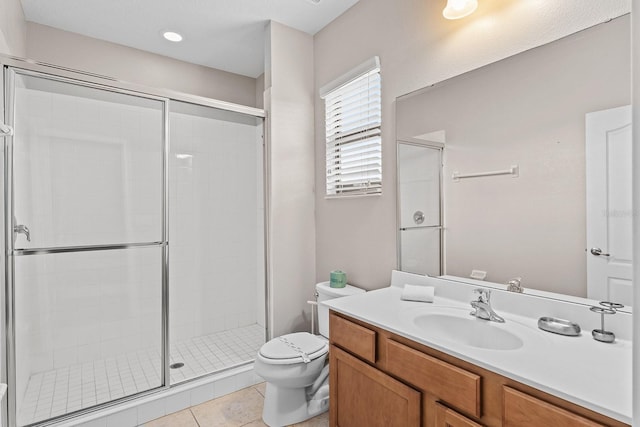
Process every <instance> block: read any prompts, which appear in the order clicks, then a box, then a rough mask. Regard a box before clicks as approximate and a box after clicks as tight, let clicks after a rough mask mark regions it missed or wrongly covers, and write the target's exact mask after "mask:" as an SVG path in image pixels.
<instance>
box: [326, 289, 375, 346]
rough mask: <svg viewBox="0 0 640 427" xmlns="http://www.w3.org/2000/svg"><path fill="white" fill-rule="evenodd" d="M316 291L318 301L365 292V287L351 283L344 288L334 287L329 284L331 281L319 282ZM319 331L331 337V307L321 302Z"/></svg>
mask: <svg viewBox="0 0 640 427" xmlns="http://www.w3.org/2000/svg"><path fill="white" fill-rule="evenodd" d="M316 291H317V292H318V302H322V301H327V300H330V299H334V298H341V297H347V296H349V295H355V294H361V293H364V292H365V291H364V289H360V288H356V287H355V286H351V285H347V286H345V287H344V288H332V287H331V286H329V282H322V283H318V284H317V285H316ZM318 331H319V332H320V335H322V336H324V337H326V338H329V308H328V307H325V306H323V305H320V304H318Z"/></svg>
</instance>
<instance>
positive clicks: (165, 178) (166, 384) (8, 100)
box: [0, 54, 271, 426]
mask: <svg viewBox="0 0 640 427" xmlns="http://www.w3.org/2000/svg"><path fill="white" fill-rule="evenodd" d="M0 65H1V66H2V80H3V81H2V84H1V85H0V95H1V96H2V99H3V102H2V103H0V122H4V123H7V124H13V119H14V117H10V115H12V114H13V108H9V106H13V104H14V101H15V99H14V91H13V85H14V78H15V76H16V75H17V74H19V75H29V76H35V77H40V78H45V79H49V80H54V81H59V82H66V83H71V84H75V85H78V86H83V87H89V88H94V89H100V90H107V91H110V92H115V93H120V94H124V95H132V96H136V97H141V98H146V99H151V100H156V101H159V102H162V108H163V111H162V113H163V131H162V135H163V136H162V153H163V160H162V165H163V166H162V240H161V241H158V242H146V243H134V244H127V243H123V244H110V245H97V246H75V247H62V248H43V249H22V250H15V249H14V243H13V227H14V225H15V224H13V222H14V219H13V188H12V187H13V161H12V160H13V152H12V151H13V136H10V135H7V136H4V137H3V136H2V135H0V140H2V141H3V144H4V147H3V156H4V158H3V161H2V163H3V165H4V173H3V174H2V175H1V176H0V179H2V187H3V190H4V193H3V198H2V199H1V200H2V203H3V206H2V208H1V209H0V215H2V221H3V224H4V226H3V227H2V229H1V231H0V233H1V235H0V239H3V240H4V245H3V249H2V250H3V254H2V256H1V257H0V268H2V271H3V273H2V274H1V275H0V277H1V279H0V280H3V283H2V286H3V288H4V292H0V299H1V300H0V307H4V309H5V315H4V316H0V322H2V323H4V324H3V325H0V326H1V327H0V335H1V337H0V350H1V351H0V355H4V356H5V361H4V363H2V364H1V378H2V381H4V382H6V383H7V385H8V391H7V399H6V400H4V402H3V404H2V421H3V422H4V423H5V424H4V425H8V426H15V425H16V424H17V412H16V411H17V408H16V398H17V396H16V354H15V351H16V345H15V344H16V343H15V339H16V337H15V313H14V303H15V301H14V298H15V294H14V289H15V277H14V274H13V273H14V265H13V262H14V257H15V256H17V255H18V256H24V255H33V254H46V253H62V252H87V251H96V250H115V249H128V248H133V247H160V248H162V263H161V266H162V360H163V367H162V373H161V385H160V387H157V388H154V389H150V390H147V391H144V392H140V393H137V394H133V395H130V396H126V397H123V398H120V399H116V400H113V401H109V402H106V403H103V404H100V405H96V406H93V407H90V408H87V409H82V410H79V411H75V412H72V413H71V414H65V415H62V416H59V417H55V418H51V419H49V420H45V421H43V422H41V423H38V424H36V425H42V426H45V425H50V424H54V423H58V422H62V421H68V420H71V419H73V418H75V417H78V416H82V415H87V414H90V413H93V412H96V411H99V410H102V409H105V408H107V407H110V406H115V405H119V404H122V403H123V402H127V401H131V400H134V399H138V398H140V397H143V396H148V395H153V394H157V393H162V392H164V391H166V390H168V389H169V388H171V387H172V385H171V384H170V375H169V369H170V368H169V360H170V349H169V347H170V341H169V303H170V301H169V255H170V253H169V193H168V191H169V145H170V141H169V126H170V123H169V107H170V103H171V102H172V101H178V102H185V103H189V104H195V105H200V106H204V107H212V108H216V109H220V110H225V111H230V112H236V113H240V114H244V115H246V116H251V117H254V118H256V119H262V126H263V128H262V138H263V140H262V153H263V177H264V179H263V182H264V184H263V207H264V212H265V214H264V239H263V240H264V271H265V277H264V284H265V319H264V320H265V325H266V328H265V340H266V339H267V338H268V337H269V336H270V327H271V325H270V324H269V322H270V316H269V312H270V304H269V298H270V286H269V262H268V260H269V221H268V217H269V191H268V189H269V183H270V180H269V165H268V155H269V150H268V141H267V135H268V132H267V126H268V119H267V115H266V113H265V111H264V110H263V109H258V108H253V107H248V106H243V105H239V104H234V103H230V102H225V101H218V100H214V99H210V98H206V97H202V96H197V95H190V94H185V93H181V92H177V91H172V90H168V89H157V88H152V87H146V86H143V85H138V84H132V83H127V82H123V81H120V80H117V79H114V78H111V77H107V76H102V75H99V74H93V73H86V72H82V71H78V70H73V69H69V68H65V67H59V66H55V65H51V64H45V63H40V62H37V61H32V60H25V59H22V58H16V57H11V56H6V55H2V54H0ZM250 363H252V361H248V362H245V363H241V364H237V365H233V366H229V367H227V368H225V369H224V370H229V369H234V368H237V367H239V366H243V365H246V364H250ZM220 372H221V371H220V370H219V371H215V372H211V373H208V374H205V375H203V376H199V377H196V378H193V379H190V380H187V381H182V382H180V383H179V384H184V382H189V381H196V380H201V379H202V378H203V377H206V376H209V375H214V374H218V373H220ZM5 402H6V403H5Z"/></svg>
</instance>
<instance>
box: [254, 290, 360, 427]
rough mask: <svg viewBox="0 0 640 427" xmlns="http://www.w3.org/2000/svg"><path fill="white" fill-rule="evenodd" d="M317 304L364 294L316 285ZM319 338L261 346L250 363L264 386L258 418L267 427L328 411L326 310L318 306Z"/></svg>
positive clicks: (289, 338)
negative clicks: (261, 407) (260, 417)
mask: <svg viewBox="0 0 640 427" xmlns="http://www.w3.org/2000/svg"><path fill="white" fill-rule="evenodd" d="M316 291H317V296H318V302H321V301H325V300H329V299H332V298H340V297H344V296H349V295H355V294H358V293H362V292H364V291H363V290H362V289H358V288H356V287H353V286H350V285H347V286H346V287H344V288H331V287H330V286H329V282H323V283H318V284H317V285H316ZM318 329H319V331H320V334H321V335H312V334H310V333H308V332H296V333H292V334H287V335H282V336H280V337H276V338H274V339H272V340H270V341H269V342H267V343H265V344H264V345H263V346H262V347H261V348H260V351H259V352H258V355H257V356H256V360H255V363H254V369H255V372H256V374H258V375H260V376H261V377H262V378H264V380H265V381H266V383H267V389H266V393H265V399H264V409H263V412H262V419H263V421H264V422H265V424H267V425H268V426H270V427H281V426H285V425H289V424H295V423H299V422H302V421H304V420H306V419H309V418H311V417H314V416H316V415H319V414H321V413H323V412H325V411H326V410H327V409H329V363H328V357H327V356H328V354H329V342H328V336H329V309H328V308H326V307H324V306H322V305H318Z"/></svg>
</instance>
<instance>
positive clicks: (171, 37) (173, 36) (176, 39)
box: [162, 31, 182, 43]
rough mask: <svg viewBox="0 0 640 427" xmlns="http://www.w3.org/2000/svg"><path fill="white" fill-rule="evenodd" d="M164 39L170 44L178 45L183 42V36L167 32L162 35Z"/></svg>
mask: <svg viewBox="0 0 640 427" xmlns="http://www.w3.org/2000/svg"><path fill="white" fill-rule="evenodd" d="M162 37H164V38H165V39H167V40H169V41H170V42H175V43H177V42H181V41H182V36H181V35H180V34H178V33H176V32H173V31H165V32H164V33H162Z"/></svg>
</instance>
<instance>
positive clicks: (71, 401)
mask: <svg viewBox="0 0 640 427" xmlns="http://www.w3.org/2000/svg"><path fill="white" fill-rule="evenodd" d="M264 337H265V330H264V327H262V326H260V325H257V324H254V325H251V326H245V327H242V328H238V329H233V330H228V331H222V332H217V333H214V334H211V335H205V336H201V337H195V338H192V339H190V340H188V341H184V342H180V343H177V344H175V345H173V346H171V358H170V364H174V363H184V365H183V366H182V367H181V368H177V369H171V384H176V383H179V382H181V381H184V380H188V379H191V378H195V377H198V376H201V375H204V374H207V373H211V372H215V371H217V370H220V369H224V368H228V367H231V366H234V365H238V364H241V363H244V362H247V361H250V360H253V359H255V355H256V353H257V351H258V350H259V349H260V346H262V344H264ZM160 361H161V357H160V353H159V351H158V350H157V349H149V350H143V351H138V352H135V353H128V354H124V355H121V356H119V357H115V358H109V359H104V360H95V361H93V362H88V363H82V364H77V365H72V366H67V367H64V368H60V369H55V370H52V371H46V372H39V373H37V374H34V375H32V376H31V377H30V378H29V383H28V384H27V389H26V392H25V394H24V397H23V400H22V405H21V408H20V411H19V416H18V424H19V425H27V424H33V423H37V422H40V421H44V420H47V419H49V418H53V417H56V416H59V415H64V414H67V413H70V412H73V411H78V410H80V409H84V408H87V407H90V406H94V405H97V404H100V403H104V402H108V401H110V400H114V399H118V398H121V397H124V396H128V395H131V394H135V393H139V392H142V391H145V390H149V389H150V388H154V387H158V386H160V369H161V368H160Z"/></svg>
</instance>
